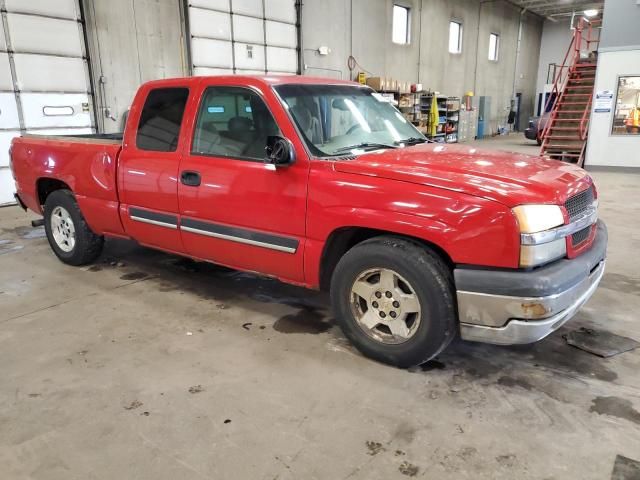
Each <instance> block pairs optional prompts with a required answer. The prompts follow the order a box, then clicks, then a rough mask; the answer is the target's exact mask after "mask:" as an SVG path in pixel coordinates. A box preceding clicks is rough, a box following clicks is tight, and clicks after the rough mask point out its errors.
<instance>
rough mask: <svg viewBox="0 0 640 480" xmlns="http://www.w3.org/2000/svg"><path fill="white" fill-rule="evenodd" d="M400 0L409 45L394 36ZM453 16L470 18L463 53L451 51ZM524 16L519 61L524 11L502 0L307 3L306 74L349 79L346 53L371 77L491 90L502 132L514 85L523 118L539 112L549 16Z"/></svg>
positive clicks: (455, 90) (494, 118) (452, 89)
mask: <svg viewBox="0 0 640 480" xmlns="http://www.w3.org/2000/svg"><path fill="white" fill-rule="evenodd" d="M394 3H395V4H400V5H405V6H408V7H409V8H411V43H410V44H409V45H396V44H393V43H392V42H391V22H392V14H391V12H392V8H393V4H394ZM450 20H456V21H459V22H461V23H462V24H463V40H462V53H461V54H458V55H456V54H450V53H449V52H448V36H449V21H450ZM522 21H523V24H522V34H521V42H520V52H521V53H520V55H521V57H520V60H521V61H519V62H518V65H517V67H516V51H517V45H518V30H519V29H518V27H519V22H520V12H519V11H518V9H517V8H515V7H513V6H512V5H511V4H509V3H506V2H503V1H500V0H496V1H489V2H486V1H483V2H481V1H479V0H422V1H421V0H395V1H394V0H346V1H345V0H326V1H322V2H319V1H308V2H304V5H303V11H302V43H303V46H304V48H305V52H304V63H305V64H306V66H307V67H308V68H307V69H306V70H304V72H305V74H308V75H322V76H331V77H342V78H348V77H349V70H348V68H347V57H348V56H349V55H350V54H351V55H353V56H354V57H355V58H356V59H357V61H358V64H359V65H360V67H356V69H355V70H354V73H357V72H358V71H360V70H366V71H368V72H369V74H370V75H372V76H391V77H393V78H396V79H397V80H401V81H409V82H412V83H416V82H420V83H422V84H423V85H424V87H425V88H429V89H432V90H436V91H440V92H442V93H445V94H449V95H458V96H462V95H463V94H464V93H465V92H467V91H470V90H471V91H474V92H475V94H476V96H480V95H487V96H491V97H492V100H491V105H492V111H491V114H490V131H493V132H495V131H496V130H497V126H498V124H504V123H505V122H506V117H507V114H508V110H509V106H510V99H511V98H512V94H513V93H514V92H513V89H514V84H515V86H516V91H518V92H522V93H523V103H522V111H521V122H526V120H527V118H528V116H530V115H531V113H532V112H533V106H534V99H535V82H536V67H537V64H538V55H539V47H540V38H541V35H542V20H541V19H540V18H539V17H537V16H534V15H531V14H524V15H523V16H522ZM478 24H479V28H478ZM319 25H321V26H322V27H320V28H318V26H319ZM490 33H498V34H499V35H500V54H499V61H498V62H491V61H489V59H488V48H489V47H488V42H489V34H490ZM320 46H328V47H330V48H331V50H332V51H331V53H330V54H329V55H326V56H321V55H318V54H317V53H316V52H314V50H316V49H317V48H318V47H320ZM532 59H534V61H533V62H532V61H531V60H532ZM532 63H533V67H532ZM516 68H517V71H516ZM521 124H523V123H521Z"/></svg>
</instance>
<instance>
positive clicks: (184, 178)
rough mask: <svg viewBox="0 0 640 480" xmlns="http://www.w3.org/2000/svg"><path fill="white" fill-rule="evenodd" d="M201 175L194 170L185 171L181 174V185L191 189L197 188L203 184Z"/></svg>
mask: <svg viewBox="0 0 640 480" xmlns="http://www.w3.org/2000/svg"><path fill="white" fill-rule="evenodd" d="M201 180H202V179H201V178H200V173H199V172H194V171H193V170H183V171H182V173H180V183H182V184H183V185H187V186H189V187H197V186H199V185H200V182H201Z"/></svg>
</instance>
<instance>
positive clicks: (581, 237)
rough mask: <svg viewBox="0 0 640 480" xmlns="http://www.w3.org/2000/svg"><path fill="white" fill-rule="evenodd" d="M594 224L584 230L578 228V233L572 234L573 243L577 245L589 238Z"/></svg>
mask: <svg viewBox="0 0 640 480" xmlns="http://www.w3.org/2000/svg"><path fill="white" fill-rule="evenodd" d="M591 227H592V225H589V226H588V227H585V228H583V229H582V230H578V231H577V232H576V233H574V234H573V235H571V245H573V246H574V247H577V246H578V245H580V244H581V243H582V242H584V241H586V240H587V238H589V234H590V233H591Z"/></svg>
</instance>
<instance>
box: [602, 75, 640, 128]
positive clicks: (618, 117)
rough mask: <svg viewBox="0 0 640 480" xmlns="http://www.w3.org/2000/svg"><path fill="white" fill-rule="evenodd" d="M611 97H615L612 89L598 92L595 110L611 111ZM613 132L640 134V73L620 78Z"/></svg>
mask: <svg viewBox="0 0 640 480" xmlns="http://www.w3.org/2000/svg"><path fill="white" fill-rule="evenodd" d="M611 97H613V92H611V91H608V92H607V91H606V90H605V91H602V92H597V93H596V103H595V108H594V111H595V112H598V111H601V112H607V111H610V109H611ZM603 107H604V108H603ZM607 107H608V108H607ZM611 133H612V134H614V135H640V75H638V76H624V77H620V78H619V79H618V92H617V94H616V104H615V113H614V115H613V127H612V129H611Z"/></svg>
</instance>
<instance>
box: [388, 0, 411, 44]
mask: <svg viewBox="0 0 640 480" xmlns="http://www.w3.org/2000/svg"><path fill="white" fill-rule="evenodd" d="M409 13H410V12H409V8H408V7H403V6H402V5H394V6H393V29H392V31H391V41H392V42H393V43H398V44H400V45H408V44H409V31H410V29H409V18H410V17H409Z"/></svg>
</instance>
